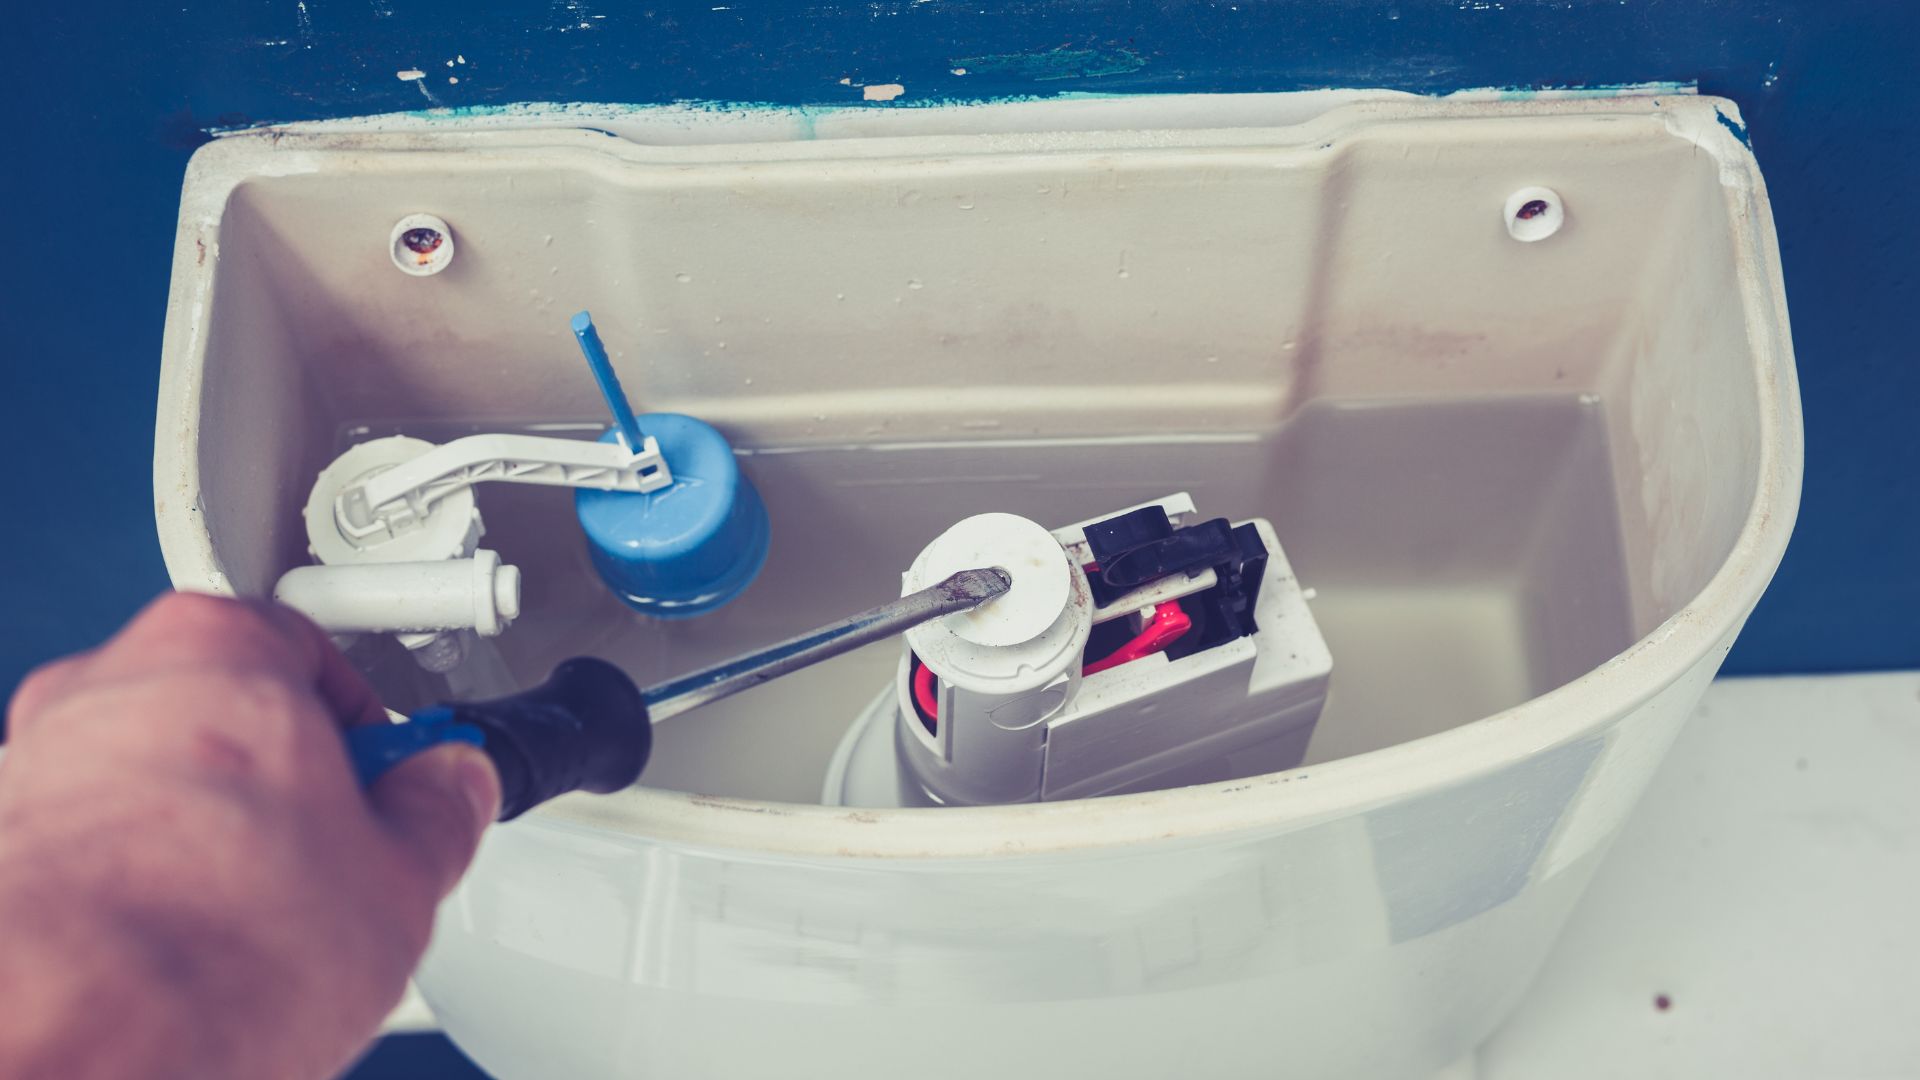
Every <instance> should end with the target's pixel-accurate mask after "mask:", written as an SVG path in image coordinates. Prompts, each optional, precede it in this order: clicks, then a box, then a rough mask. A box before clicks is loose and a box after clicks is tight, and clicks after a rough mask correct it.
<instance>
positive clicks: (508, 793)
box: [344, 568, 1013, 821]
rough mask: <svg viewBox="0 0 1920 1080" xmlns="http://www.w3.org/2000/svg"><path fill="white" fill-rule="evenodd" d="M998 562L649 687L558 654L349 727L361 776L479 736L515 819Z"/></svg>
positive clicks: (971, 598) (949, 600)
mask: <svg viewBox="0 0 1920 1080" xmlns="http://www.w3.org/2000/svg"><path fill="white" fill-rule="evenodd" d="M1012 585H1013V578H1012V577H1011V576H1010V575H1008V573H1007V572H1006V571H1005V570H1001V569H998V568H989V569H980V570H962V571H960V572H959V573H957V574H954V575H953V576H951V577H949V578H947V579H946V580H944V581H941V582H939V583H938V584H936V585H933V586H931V587H930V588H926V589H922V590H920V591H919V592H916V593H909V594H908V595H906V596H903V597H901V598H900V599H898V600H895V601H893V602H892V603H889V604H882V605H880V606H879V607H876V608H872V609H870V610H867V611H863V612H861V613H859V614H858V615H852V616H849V617H847V618H845V619H841V620H840V621H838V622H834V623H830V624H828V625H826V626H823V627H820V628H819V629H817V630H812V631H809V632H807V633H804V634H801V635H799V636H798V637H794V638H789V639H788V640H786V641H783V642H781V643H780V644H778V645H774V646H772V647H770V648H766V649H762V650H760V651H759V652H755V653H749V654H748V655H746V656H742V657H739V658H737V659H734V660H730V661H728V662H726V663H724V664H719V665H716V666H714V667H710V668H705V669H703V670H700V671H696V672H694V673H693V674H691V675H687V676H685V677H683V678H679V679H674V680H672V681H671V682H665V683H661V684H660V685H658V686H651V687H648V688H646V689H644V690H642V689H640V688H639V687H637V686H635V685H634V683H633V680H632V679H630V678H628V677H627V675H626V673H625V672H623V671H621V670H620V669H619V668H617V667H615V666H614V665H612V664H610V663H608V662H606V661H605V660H600V659H596V658H594V657H590V656H578V657H574V658H573V659H571V660H565V661H562V662H561V663H560V665H559V666H558V667H556V668H554V670H553V674H552V675H551V676H549V677H548V678H547V681H546V682H543V683H541V684H540V685H538V686H535V687H532V688H531V689H528V690H523V691H521V692H520V693H517V694H512V695H509V696H507V697H503V698H495V699H493V700H492V701H475V702H464V703H450V704H440V705H434V706H432V707H430V708H426V709H422V710H420V711H419V712H416V713H414V714H412V716H410V717H409V718H408V719H407V721H406V722H404V723H399V724H368V725H362V726H360V727H352V728H347V729H346V731H345V733H344V734H345V738H346V745H347V756H348V758H349V759H350V760H351V761H352V764H353V769H354V772H355V774H356V775H357V776H358V777H359V779H360V784H361V786H362V787H366V786H368V785H370V784H372V783H373V782H374V781H375V780H377V779H379V778H380V775H381V774H382V773H385V772H386V771H387V770H388V769H390V768H392V767H394V766H395V765H398V764H399V763H400V762H402V761H405V760H406V759H407V758H409V757H412V756H413V755H415V754H417V753H420V752H421V751H423V750H426V749H428V748H429V747H433V746H438V745H440V744H441V743H446V742H466V743H472V744H473V745H475V746H478V747H480V749H481V750H483V751H484V752H485V753H486V755H487V757H488V758H490V759H491V760H492V761H493V767H494V769H495V771H497V772H498V773H499V774H500V794H501V798H500V818H499V820H501V821H510V820H512V819H514V818H516V817H519V816H520V815H521V814H523V813H525V812H527V811H528V810H530V809H532V808H533V807H535V806H538V805H540V804H541V803H543V802H546V801H547V800H548V799H551V798H554V797H556V796H559V795H564V794H566V793H567V792H569V791H592V792H598V793H601V794H605V793H607V792H612V791H619V790H620V789H622V788H625V787H628V786H630V785H632V784H633V783H634V782H635V781H636V780H638V779H639V778H640V771H641V770H642V769H643V768H645V767H646V764H647V755H648V753H649V752H650V751H651V750H652V747H653V725H654V724H657V723H659V722H660V721H662V720H665V719H667V718H669V717H673V716H678V715H680V714H681V713H683V712H687V711H688V710H691V709H696V708H699V707H700V706H702V705H706V704H709V703H711V702H714V701H718V700H720V699H721V698H724V697H731V696H732V695H734V694H737V693H739V692H740V691H742V690H748V689H751V688H753V687H755V686H759V685H760V684H762V683H765V682H768V681H771V680H773V679H776V678H778V677H780V676H782V675H785V674H787V673H789V672H793V671H798V670H799V669H801V668H804V667H808V666H810V665H813V664H817V663H819V662H820V661H822V660H829V659H832V658H833V657H836V656H840V655H842V654H843V653H847V652H850V651H852V650H853V649H857V648H859V647H860V646H862V645H866V644H869V643H871V642H875V641H879V640H880V639H882V638H886V637H890V636H892V635H894V634H897V633H899V632H901V631H903V630H908V629H911V628H912V627H915V626H918V625H920V624H921V623H924V622H928V621H930V620H932V619H937V618H939V617H941V616H942V615H951V614H953V613H955V612H959V611H968V610H971V609H972V608H975V607H978V606H979V605H981V604H983V603H985V602H987V601H988V600H991V599H993V598H994V597H996V596H999V595H1000V594H1001V593H1004V592H1006V591H1007V589H1009V588H1010V587H1012Z"/></svg>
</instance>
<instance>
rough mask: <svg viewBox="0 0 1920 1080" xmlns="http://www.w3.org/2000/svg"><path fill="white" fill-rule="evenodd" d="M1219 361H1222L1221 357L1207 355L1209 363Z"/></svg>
mask: <svg viewBox="0 0 1920 1080" xmlns="http://www.w3.org/2000/svg"><path fill="white" fill-rule="evenodd" d="M1219 362H1220V358H1219V357H1217V356H1209V357H1207V363H1209V364H1217V363H1219Z"/></svg>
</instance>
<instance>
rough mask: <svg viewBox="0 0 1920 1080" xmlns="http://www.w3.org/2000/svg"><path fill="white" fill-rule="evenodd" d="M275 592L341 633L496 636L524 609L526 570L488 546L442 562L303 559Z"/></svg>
mask: <svg viewBox="0 0 1920 1080" xmlns="http://www.w3.org/2000/svg"><path fill="white" fill-rule="evenodd" d="M273 598H274V599H275V600H278V601H280V602H281V603H283V604H285V605H287V606H288V607H291V608H293V609H295V610H296V611H299V612H301V613H303V614H305V615H306V616H307V617H308V618H310V619H312V620H313V621H314V622H316V623H318V624H320V626H321V627H322V628H323V629H326V630H328V631H331V632H333V633H340V634H351V633H369V632H377V633H393V632H399V631H413V632H418V631H425V630H473V631H475V632H477V633H478V634H479V635H480V636H481V637H494V636H496V635H498V634H499V633H500V632H501V631H502V630H505V629H506V628H507V624H509V623H511V622H512V621H513V620H514V619H515V618H517V617H519V615H520V569H519V567H516V566H505V565H502V564H501V562H500V556H499V554H498V553H497V552H492V551H487V550H485V549H484V548H483V549H481V550H479V551H476V552H474V553H473V557H472V558H468V559H448V560H443V561H439V562H405V563H358V564H349V565H345V566H296V567H294V568H293V569H291V570H289V571H287V572H286V573H284V574H282V575H280V580H279V582H278V583H276V584H275V585H274V587H273Z"/></svg>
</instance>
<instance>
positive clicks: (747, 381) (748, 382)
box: [740, 375, 753, 386]
mask: <svg viewBox="0 0 1920 1080" xmlns="http://www.w3.org/2000/svg"><path fill="white" fill-rule="evenodd" d="M740 381H741V382H742V383H745V384H746V385H748V386H752V385H753V376H751V375H749V376H747V377H746V378H744V379H741V380H740Z"/></svg>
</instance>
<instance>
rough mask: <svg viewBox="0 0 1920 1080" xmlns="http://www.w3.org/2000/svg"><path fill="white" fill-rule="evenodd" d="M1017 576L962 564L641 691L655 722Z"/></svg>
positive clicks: (937, 612)
mask: <svg viewBox="0 0 1920 1080" xmlns="http://www.w3.org/2000/svg"><path fill="white" fill-rule="evenodd" d="M1012 585H1013V578H1011V577H1010V576H1008V574H1007V572H1006V571H1005V570H999V569H985V570H962V571H960V572H959V573H957V574H954V575H953V576H952V577H949V578H947V579H946V580H944V581H942V582H940V583H939V584H937V585H934V586H932V587H930V588H926V589H922V590H920V591H919V592H917V593H911V594H909V595H906V596H903V597H901V598H900V599H898V600H895V601H893V602H892V603H890V604H882V605H880V606H879V607H877V608H873V609H871V610H868V611H863V612H861V613H860V614H858V615H851V616H848V617H847V618H845V619H841V620H840V621H839V622H836V623H831V624H829V625H826V626H823V627H821V628H820V629H818V630H811V631H808V632H807V633H804V634H801V635H800V636H799V637H795V638H790V639H788V640H786V641H783V642H781V643H780V644H778V645H774V646H772V647H770V648H766V649H762V650H760V651H759V652H755V653H750V654H748V655H746V656H742V657H739V658H737V659H734V660H729V661H727V662H726V663H724V664H718V665H716V666H714V667H710V668H707V669H705V670H703V671H696V672H694V673H693V674H691V675H687V676H685V677H682V678H678V679H674V680H673V681H672V682H667V683H661V684H660V685H658V686H650V687H648V688H646V689H645V690H642V691H641V692H640V694H641V696H642V697H644V698H645V699H646V701H647V715H648V716H649V717H650V718H651V719H652V720H653V722H654V723H656V724H657V723H659V722H660V721H662V720H665V719H667V718H668V717H670V716H678V715H680V714H681V713H683V712H686V711H688V710H690V709H697V708H699V707H700V706H702V705H705V704H708V703H709V702H714V701H718V700H720V699H721V698H724V697H730V696H732V695H734V694H737V693H739V692H740V691H742V690H750V689H752V688H753V687H756V686H759V685H760V684H761V683H764V682H767V681H768V680H770V679H777V678H779V677H780V676H782V675H785V674H787V673H789V672H792V671H797V670H799V669H800V668H803V667H807V666H809V665H811V664H817V663H819V662H820V661H822V660H831V659H832V658H834V657H836V656H840V655H842V654H844V653H848V652H852V651H853V650H854V649H857V648H859V647H860V646H862V645H866V644H870V643H872V642H875V641H879V640H881V639H882V638H887V637H892V636H893V635H894V634H898V633H900V632H901V631H904V630H911V629H912V628H914V627H916V626H919V625H920V624H921V623H924V622H927V621H929V620H932V619H937V618H939V617H940V616H942V615H951V614H953V613H954V612H956V611H967V610H969V609H971V608H975V607H978V606H980V605H981V604H983V603H985V602H986V601H988V600H991V599H993V598H994V597H996V596H999V595H1000V594H1001V593H1003V592H1006V591H1007V589H1008V588H1010V587H1011V586H1012Z"/></svg>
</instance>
